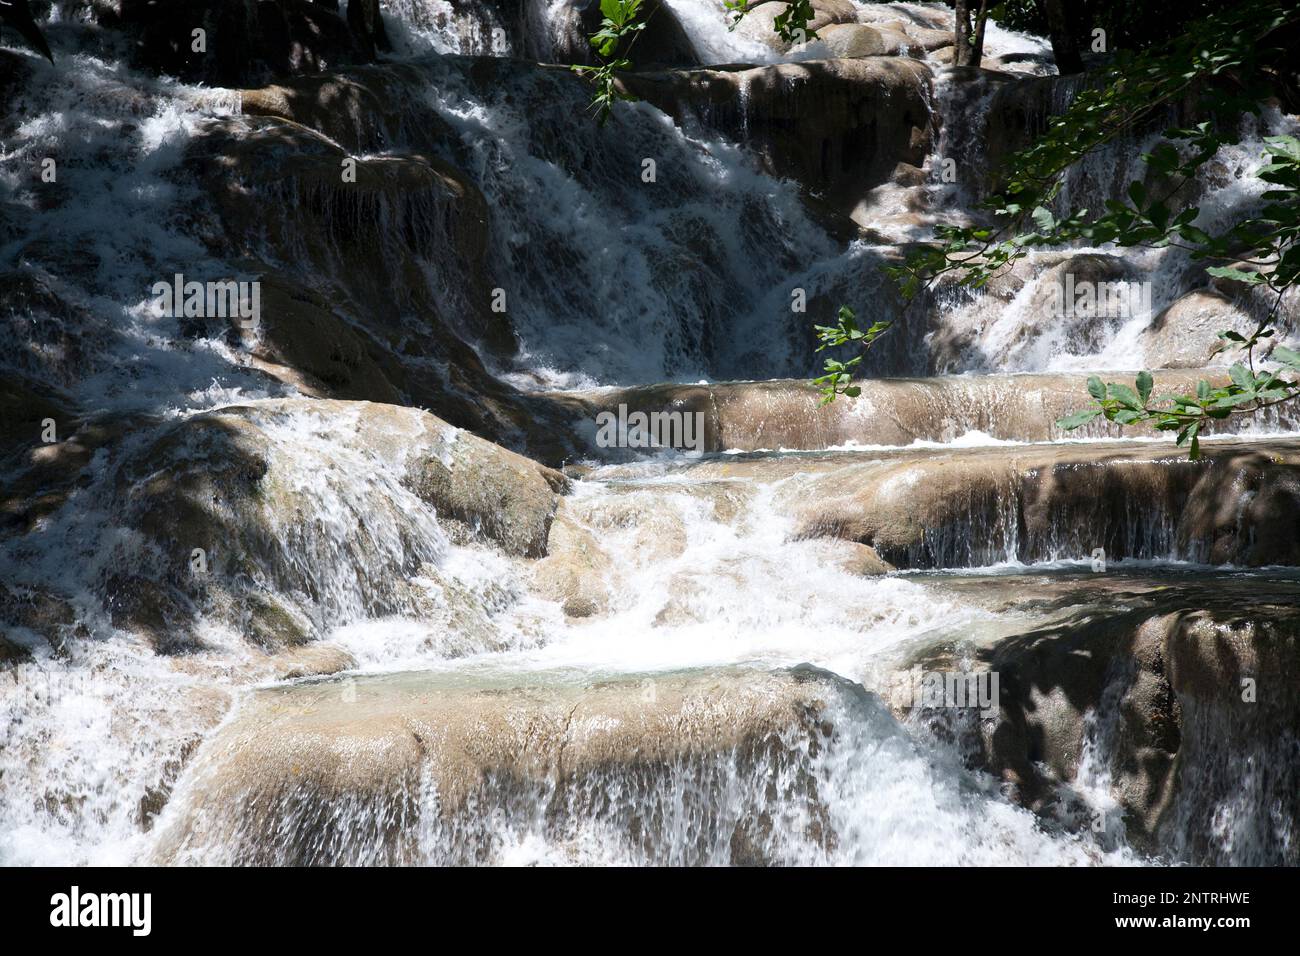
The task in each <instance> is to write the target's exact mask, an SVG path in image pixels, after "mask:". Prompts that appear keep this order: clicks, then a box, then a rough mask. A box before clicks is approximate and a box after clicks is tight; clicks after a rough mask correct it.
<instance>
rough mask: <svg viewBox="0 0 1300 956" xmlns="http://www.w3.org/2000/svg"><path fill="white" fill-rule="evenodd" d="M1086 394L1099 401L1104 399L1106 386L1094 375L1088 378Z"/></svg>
mask: <svg viewBox="0 0 1300 956" xmlns="http://www.w3.org/2000/svg"><path fill="white" fill-rule="evenodd" d="M1088 394H1089V395H1091V396H1092V397H1093V398H1095V399H1096V400H1097V401H1099V402H1101V401H1105V399H1106V386H1105V385H1103V384H1102V383H1101V379H1099V378H1098V377H1097V376H1096V375H1093V376H1091V377H1089V379H1088Z"/></svg>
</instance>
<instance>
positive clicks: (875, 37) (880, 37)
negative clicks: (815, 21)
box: [817, 23, 908, 59]
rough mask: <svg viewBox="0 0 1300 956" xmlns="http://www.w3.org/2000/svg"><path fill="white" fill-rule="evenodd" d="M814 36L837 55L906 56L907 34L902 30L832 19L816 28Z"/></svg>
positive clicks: (838, 57)
mask: <svg viewBox="0 0 1300 956" xmlns="http://www.w3.org/2000/svg"><path fill="white" fill-rule="evenodd" d="M817 37H818V39H820V40H821V42H822V44H823V45H824V46H825V47H826V49H827V50H828V51H829V52H830V55H831V56H833V57H836V58H837V59H841V58H852V57H860V56H906V55H907V50H908V38H907V37H906V36H904V35H903V34H901V33H895V32H894V31H892V30H881V29H877V28H876V27H869V26H867V25H866V24H865V23H832V24H830V25H829V26H826V27H822V28H821V29H820V30H818V31H817Z"/></svg>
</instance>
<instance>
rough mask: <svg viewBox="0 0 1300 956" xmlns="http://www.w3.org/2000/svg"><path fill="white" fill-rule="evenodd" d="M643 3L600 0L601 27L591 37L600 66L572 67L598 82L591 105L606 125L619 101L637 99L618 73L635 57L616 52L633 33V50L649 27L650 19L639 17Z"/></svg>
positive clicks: (626, 67)
mask: <svg viewBox="0 0 1300 956" xmlns="http://www.w3.org/2000/svg"><path fill="white" fill-rule="evenodd" d="M643 3H644V0H600V12H601V17H602V19H601V22H600V29H599V30H597V31H596V32H595V33H593V34H592V35H591V36H590V37H589V40H590V42H591V45H592V46H593V47H594V48H595V50H596V54H597V56H599V57H600V61H601V62H600V64H599V65H597V66H574V67H572V69H573V72H574V73H577V74H578V75H579V76H584V77H586V78H587V79H589V80H591V81H592V83H593V85H594V86H595V88H596V91H595V92H594V93H593V94H592V98H591V108H592V109H593V110H595V111H596V117H597V119H598V121H599V122H600V125H602V126H604V125H605V123H606V121H608V119H609V117H610V115H611V114H612V113H613V111H614V104H615V103H617V102H618V101H619V100H634V99H636V97H634V96H633V95H632V94H630V93H628V92H626V91H625V90H623V89H622V88H621V87H620V86H619V85H618V77H617V74H618V73H619V72H620V71H623V70H626V69H628V68H630V67H631V66H632V61H631V60H629V59H627V57H626V56H617V55H616V54H617V51H618V49H619V47H620V46H621V45H622V43H623V41H624V40H628V38H629V37H630V38H631V39H630V40H628V44H627V49H628V50H630V49H631V48H632V44H633V43H635V42H636V38H637V37H638V36H639V35H640V33H641V31H642V30H644V29H645V26H646V21H644V20H640V19H638V16H639V15H640V13H641V7H642V5H643Z"/></svg>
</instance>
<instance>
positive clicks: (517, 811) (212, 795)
mask: <svg viewBox="0 0 1300 956" xmlns="http://www.w3.org/2000/svg"><path fill="white" fill-rule="evenodd" d="M855 695H856V697H857V698H859V699H860V698H862V697H864V696H865V695H863V693H862V691H861V688H859V687H855V685H852V684H850V683H849V682H848V681H844V680H842V679H840V678H836V677H834V676H833V675H831V674H829V673H826V672H824V671H818V670H816V669H813V668H809V667H801V668H796V669H794V670H789V671H778V672H766V671H755V670H752V669H744V668H731V669H724V670H720V671H706V672H687V673H674V674H656V675H653V678H651V677H644V678H641V677H622V678H619V679H613V680H607V681H592V680H591V679H590V677H589V676H587V675H579V674H573V673H559V674H555V673H534V674H527V673H525V674H509V673H507V674H504V675H502V674H500V673H498V674H497V675H496V676H491V675H490V674H489V675H488V676H479V677H475V676H471V675H467V674H457V673H451V674H438V673H430V672H417V673H407V674H397V675H390V676H385V677H369V678H354V679H349V680H346V681H342V682H340V681H329V682H324V683H312V684H298V685H290V686H284V687H278V688H272V689H268V690H262V691H257V692H255V693H253V694H252V695H251V696H250V697H249V698H248V699H247V701H246V702H245V703H244V705H243V706H242V708H241V710H240V712H239V714H238V716H237V717H236V719H235V720H233V721H232V722H231V723H229V724H228V725H226V727H225V728H224V729H222V730H221V731H220V732H219V733H218V734H217V735H216V737H215V738H213V739H212V740H211V741H210V742H209V743H208V744H207V745H205V747H204V748H203V750H202V751H201V752H200V754H199V755H198V756H197V757H196V758H195V767H194V768H193V770H192V774H191V778H190V783H189V785H188V786H187V787H186V789H185V790H184V792H183V793H182V794H180V795H179V796H178V800H177V801H176V802H175V804H174V805H173V806H171V807H169V808H168V817H167V818H166V819H165V821H164V824H163V826H164V829H163V830H162V832H161V835H160V838H159V841H158V844H157V850H156V852H157V858H158V860H159V861H160V862H162V861H166V862H179V861H185V860H202V861H205V862H215V861H217V860H221V861H223V862H228V863H240V864H280V865H286V864H287V865H311V864H331V865H338V864H343V863H353V864H358V863H360V864H376V863H389V864H401V863H412V862H417V861H422V862H435V863H460V864H472V863H482V862H489V861H494V860H499V858H500V856H499V855H500V853H501V851H502V849H503V847H502V843H503V842H504V841H505V840H507V839H509V837H510V836H511V835H512V834H511V833H510V832H509V831H511V830H521V831H525V832H530V833H533V834H534V835H542V836H543V837H544V838H545V839H546V840H547V842H550V843H557V844H561V845H562V844H564V843H566V842H567V841H570V840H574V839H576V838H577V837H578V835H579V833H580V831H581V830H582V829H583V828H584V827H589V826H595V827H596V828H598V829H599V830H600V831H601V832H602V833H604V834H605V835H606V836H607V837H608V838H609V839H610V840H611V843H615V844H617V845H618V846H619V849H620V850H621V852H623V853H625V854H626V855H627V856H628V857H630V858H643V859H644V862H658V863H678V864H681V863H708V862H714V863H718V862H720V863H760V862H765V861H766V860H765V855H764V852H763V849H762V844H763V842H764V840H765V838H766V837H767V836H771V835H772V834H771V833H770V826H769V827H768V830H767V831H765V830H764V823H763V820H764V819H767V820H770V816H769V814H771V813H773V812H775V811H777V810H778V808H779V806H785V807H786V809H789V810H794V809H796V808H802V810H803V812H804V813H806V814H807V816H808V818H809V819H810V826H812V827H813V831H812V832H811V833H810V834H809V835H808V837H807V839H809V841H810V842H811V843H813V844H816V843H817V842H818V841H819V839H820V840H822V841H825V840H827V839H829V838H830V835H829V833H828V832H824V831H820V830H818V829H816V826H817V823H818V821H819V820H824V814H825V810H824V808H822V807H821V806H820V805H819V801H818V796H817V786H816V783H815V781H814V780H813V778H812V776H811V773H810V768H811V760H812V756H813V755H815V754H816V752H817V749H818V748H819V747H820V746H823V744H824V742H825V741H826V739H827V738H829V736H830V735H831V734H832V733H833V732H834V728H833V727H832V726H831V725H830V724H828V723H825V722H824V721H823V718H822V712H823V710H824V709H825V708H826V706H827V703H828V701H831V700H833V699H836V698H840V697H844V696H849V697H853V696H855ZM876 709H877V710H880V708H879V707H877V708H876ZM773 774H777V775H780V776H781V777H782V780H783V785H779V786H772V779H771V775H773ZM724 792H725V793H728V794H729V796H730V799H720V795H721V794H722V793H724ZM819 833H820V836H819ZM513 835H516V836H523V835H524V834H523V833H516V834H513ZM797 838H798V837H797V836H796V839H797Z"/></svg>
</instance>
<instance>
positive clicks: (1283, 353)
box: [1271, 345, 1300, 370]
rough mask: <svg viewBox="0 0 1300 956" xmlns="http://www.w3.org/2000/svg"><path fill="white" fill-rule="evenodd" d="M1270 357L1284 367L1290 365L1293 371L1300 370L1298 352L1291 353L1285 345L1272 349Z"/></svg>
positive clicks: (1299, 355) (1299, 354) (1299, 353)
mask: <svg viewBox="0 0 1300 956" xmlns="http://www.w3.org/2000/svg"><path fill="white" fill-rule="evenodd" d="M1271 357H1272V358H1273V359H1275V360H1276V361H1278V362H1282V363H1283V364H1284V365H1290V366H1291V367H1292V368H1293V369H1297V370H1300V352H1296V351H1293V350H1291V349H1289V348H1287V347H1286V346H1285V345H1279V346H1277V347H1276V348H1274V349H1273V354H1272V356H1271Z"/></svg>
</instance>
